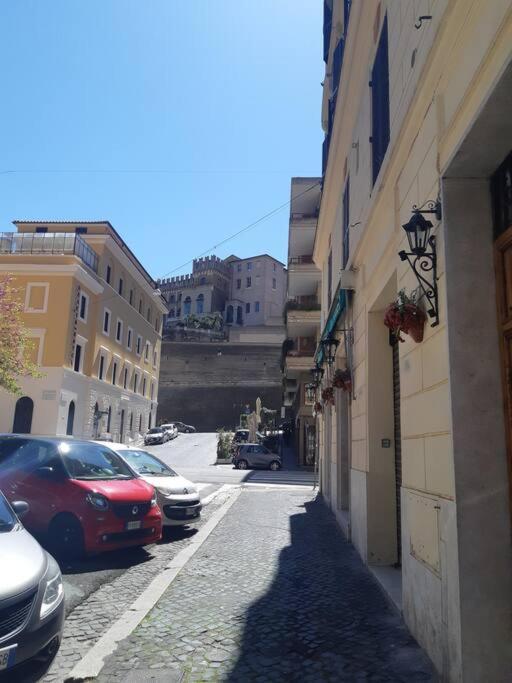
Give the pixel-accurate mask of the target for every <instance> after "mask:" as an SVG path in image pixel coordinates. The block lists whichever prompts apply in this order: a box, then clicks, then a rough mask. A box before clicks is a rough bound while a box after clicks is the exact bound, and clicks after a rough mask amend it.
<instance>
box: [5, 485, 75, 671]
mask: <svg viewBox="0 0 512 683" xmlns="http://www.w3.org/2000/svg"><path fill="white" fill-rule="evenodd" d="M28 507H29V506H28V504H27V503H26V502H25V501H23V502H22V501H20V500H16V501H13V502H12V503H11V504H9V503H8V502H7V500H6V498H5V497H4V496H3V495H2V493H1V492H0V558H1V561H0V674H1V673H2V671H4V670H5V669H10V668H11V667H13V666H16V665H17V664H21V662H24V661H25V660H27V659H30V658H31V657H34V656H35V655H39V654H43V655H45V656H47V657H48V658H51V657H53V655H54V654H55V652H56V651H57V650H58V648H59V645H60V641H61V638H62V629H63V625H64V590H63V587H62V577H61V573H60V569H59V565H58V564H57V563H56V562H55V560H54V559H53V557H52V556H51V555H49V554H48V553H47V552H46V551H45V550H43V548H41V546H40V545H39V543H38V542H37V541H36V540H35V538H33V537H32V536H31V535H30V534H29V533H28V531H26V530H25V529H24V527H23V525H22V524H21V522H20V520H19V518H20V517H21V516H23V515H24V514H25V513H26V512H27V511H28Z"/></svg>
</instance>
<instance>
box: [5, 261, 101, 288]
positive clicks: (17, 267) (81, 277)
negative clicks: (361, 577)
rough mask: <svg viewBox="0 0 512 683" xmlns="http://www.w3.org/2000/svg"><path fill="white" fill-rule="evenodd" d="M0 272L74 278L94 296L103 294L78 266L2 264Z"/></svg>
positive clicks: (93, 280) (87, 274)
mask: <svg viewBox="0 0 512 683" xmlns="http://www.w3.org/2000/svg"><path fill="white" fill-rule="evenodd" d="M0 271H1V272H7V273H14V274H16V275H37V276H38V277H52V276H60V277H74V278H76V279H77V280H78V281H79V282H80V284H82V285H83V286H84V287H87V289H89V290H90V291H91V292H92V293H93V294H101V293H102V292H103V287H102V285H101V284H100V283H99V282H98V281H97V280H96V279H95V278H93V277H92V276H91V275H89V273H88V272H87V271H86V270H85V269H84V268H82V267H81V266H79V265H78V264H70V265H54V266H52V265H48V264H46V263H45V264H43V263H6V262H3V263H0Z"/></svg>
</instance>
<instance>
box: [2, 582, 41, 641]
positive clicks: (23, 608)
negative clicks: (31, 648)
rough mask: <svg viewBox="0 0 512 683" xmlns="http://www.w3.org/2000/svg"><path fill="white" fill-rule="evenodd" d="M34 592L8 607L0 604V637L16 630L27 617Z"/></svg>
mask: <svg viewBox="0 0 512 683" xmlns="http://www.w3.org/2000/svg"><path fill="white" fill-rule="evenodd" d="M34 596H35V593H33V594H32V595H30V596H29V597H28V598H24V599H23V600H20V601H19V602H15V603H14V604H12V605H9V607H4V608H2V607H1V606H0V639H3V638H5V637H6V636H8V635H9V634H10V633H14V632H15V631H17V630H18V629H19V628H20V627H21V626H23V624H24V623H25V621H26V620H27V619H28V616H29V614H30V610H31V608H32V603H33V602H34Z"/></svg>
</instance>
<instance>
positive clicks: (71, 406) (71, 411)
mask: <svg viewBox="0 0 512 683" xmlns="http://www.w3.org/2000/svg"><path fill="white" fill-rule="evenodd" d="M74 422H75V402H74V401H71V402H70V404H69V408H68V421H67V425H66V434H67V435H68V436H71V435H72V434H73V424H74Z"/></svg>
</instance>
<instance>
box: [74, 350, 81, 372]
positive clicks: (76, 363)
mask: <svg viewBox="0 0 512 683" xmlns="http://www.w3.org/2000/svg"><path fill="white" fill-rule="evenodd" d="M82 352H83V349H82V345H81V344H78V343H77V344H75V360H74V363H73V370H74V371H75V372H81V371H82Z"/></svg>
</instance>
